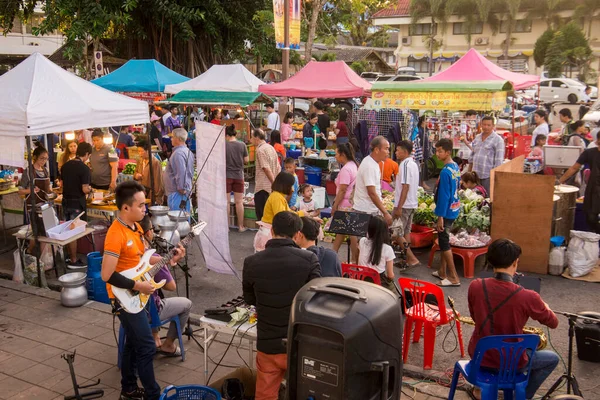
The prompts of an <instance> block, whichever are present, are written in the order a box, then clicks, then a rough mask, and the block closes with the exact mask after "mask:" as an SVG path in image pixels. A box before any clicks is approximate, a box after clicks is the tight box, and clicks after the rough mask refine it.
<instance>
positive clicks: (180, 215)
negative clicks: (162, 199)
mask: <svg viewBox="0 0 600 400" xmlns="http://www.w3.org/2000/svg"><path fill="white" fill-rule="evenodd" d="M169 219H170V220H171V221H174V222H177V232H179V236H180V237H184V236H186V235H187V234H188V233H190V230H191V226H190V222H189V219H190V214H188V213H186V212H181V211H169ZM174 244H176V243H174Z"/></svg>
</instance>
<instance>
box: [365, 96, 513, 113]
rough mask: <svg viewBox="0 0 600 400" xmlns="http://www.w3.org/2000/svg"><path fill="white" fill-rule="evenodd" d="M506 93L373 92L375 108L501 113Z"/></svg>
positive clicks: (504, 104)
mask: <svg viewBox="0 0 600 400" xmlns="http://www.w3.org/2000/svg"><path fill="white" fill-rule="evenodd" d="M505 107H506V92H373V108H375V109H377V108H402V109H406V108H409V109H413V110H452V111H465V110H475V111H500V110H502V109H504V108H505Z"/></svg>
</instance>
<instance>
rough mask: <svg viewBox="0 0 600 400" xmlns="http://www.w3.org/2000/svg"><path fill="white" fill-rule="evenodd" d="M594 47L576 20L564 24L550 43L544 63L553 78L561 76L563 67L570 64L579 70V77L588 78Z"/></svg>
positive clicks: (583, 79)
mask: <svg viewBox="0 0 600 400" xmlns="http://www.w3.org/2000/svg"><path fill="white" fill-rule="evenodd" d="M591 56H592V49H591V48H590V45H589V43H588V40H587V39H586V37H585V35H584V33H583V31H582V30H581V28H580V27H579V26H578V24H577V23H576V22H570V23H568V24H567V25H565V26H563V27H562V28H561V29H560V30H559V31H558V32H556V33H555V34H554V37H553V38H552V40H551V41H550V44H549V45H548V49H547V50H546V56H545V58H544V65H545V66H546V69H547V70H548V75H549V76H550V77H551V78H555V77H559V76H560V74H561V72H562V69H563V67H565V66H568V67H569V68H574V69H576V70H577V71H578V78H579V79H581V80H582V81H585V80H586V79H587V74H588V73H589V72H590V71H589V69H590V66H589V65H590V61H591Z"/></svg>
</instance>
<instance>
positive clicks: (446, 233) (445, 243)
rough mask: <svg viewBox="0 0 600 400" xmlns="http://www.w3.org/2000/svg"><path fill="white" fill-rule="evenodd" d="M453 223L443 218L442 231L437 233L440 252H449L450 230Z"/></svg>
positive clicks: (451, 220)
mask: <svg viewBox="0 0 600 400" xmlns="http://www.w3.org/2000/svg"><path fill="white" fill-rule="evenodd" d="M453 223H454V220H453V219H447V218H444V230H443V231H442V232H438V244H439V245H440V250H441V251H448V250H450V229H451V228H452V224H453Z"/></svg>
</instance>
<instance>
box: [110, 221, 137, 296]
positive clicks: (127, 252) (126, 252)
mask: <svg viewBox="0 0 600 400" xmlns="http://www.w3.org/2000/svg"><path fill="white" fill-rule="evenodd" d="M143 235H144V232H143V231H142V228H141V227H140V225H139V224H138V223H136V224H135V230H134V229H133V228H132V227H130V226H128V225H127V224H126V223H124V222H123V221H121V220H120V219H119V218H117V219H116V220H115V221H114V222H113V223H112V225H111V226H110V228H108V232H106V239H105V240H104V254H105V255H111V256H113V257H117V258H118V259H119V261H118V262H117V267H116V268H115V270H116V271H117V272H122V271H125V270H127V269H130V268H134V267H136V266H137V265H138V263H139V262H140V259H141V257H142V255H143V254H144V250H145V247H144V241H143V240H142V237H143ZM106 290H107V292H108V297H110V298H111V299H113V298H114V297H115V296H114V295H113V293H112V289H111V286H110V285H109V284H108V283H107V284H106Z"/></svg>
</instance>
